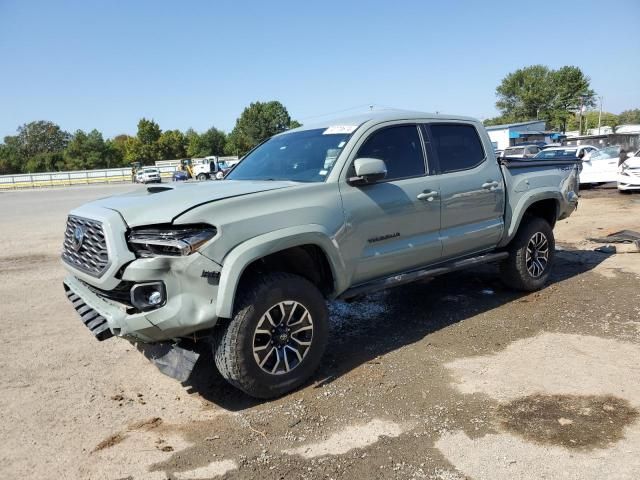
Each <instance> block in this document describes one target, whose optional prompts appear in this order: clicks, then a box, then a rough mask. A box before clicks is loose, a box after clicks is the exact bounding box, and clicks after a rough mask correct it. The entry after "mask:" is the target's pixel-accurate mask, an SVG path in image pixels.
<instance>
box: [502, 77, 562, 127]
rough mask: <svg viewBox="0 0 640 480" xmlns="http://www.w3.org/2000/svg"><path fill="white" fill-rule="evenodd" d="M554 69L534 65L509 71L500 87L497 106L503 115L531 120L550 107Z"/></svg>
mask: <svg viewBox="0 0 640 480" xmlns="http://www.w3.org/2000/svg"><path fill="white" fill-rule="evenodd" d="M552 83H553V82H552V71H551V70H549V68H548V67H545V66H544V65H532V66H530V67H526V68H521V69H518V70H516V71H515V72H512V73H509V74H508V75H507V76H506V77H505V78H504V79H502V82H501V83H500V85H498V87H497V88H496V94H497V96H498V100H497V101H496V107H497V108H498V110H500V112H501V113H502V115H508V116H511V117H513V118H515V119H518V120H517V121H519V120H520V119H522V120H529V119H532V118H536V117H538V116H539V114H540V111H541V110H542V111H543V112H544V111H545V110H547V109H548V107H549V105H550V104H551V101H552V99H553V91H552V90H551V87H552Z"/></svg>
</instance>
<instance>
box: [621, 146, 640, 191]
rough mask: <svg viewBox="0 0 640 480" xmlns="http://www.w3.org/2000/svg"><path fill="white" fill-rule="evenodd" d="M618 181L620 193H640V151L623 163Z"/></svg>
mask: <svg viewBox="0 0 640 480" xmlns="http://www.w3.org/2000/svg"><path fill="white" fill-rule="evenodd" d="M617 180H618V190H619V191H620V192H624V193H626V192H630V191H633V190H635V191H640V150H638V151H637V152H636V153H634V154H632V155H631V156H630V157H628V158H627V159H626V160H625V161H623V162H622V164H621V165H620V167H619V170H618V178H617Z"/></svg>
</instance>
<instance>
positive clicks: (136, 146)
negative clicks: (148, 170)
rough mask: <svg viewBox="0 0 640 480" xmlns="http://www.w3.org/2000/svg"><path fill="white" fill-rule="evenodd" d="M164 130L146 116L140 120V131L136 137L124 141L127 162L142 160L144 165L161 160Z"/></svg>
mask: <svg viewBox="0 0 640 480" xmlns="http://www.w3.org/2000/svg"><path fill="white" fill-rule="evenodd" d="M160 135H162V130H160V127H159V126H158V124H157V123H156V122H154V121H153V120H147V119H146V118H142V119H140V121H139V122H138V133H137V134H136V136H135V137H129V138H128V139H127V140H126V141H125V143H124V150H125V154H124V158H125V160H126V162H127V163H131V162H141V163H142V164H143V165H152V164H153V163H154V162H155V161H156V160H160V159H161V158H160V148H159V144H158V140H160Z"/></svg>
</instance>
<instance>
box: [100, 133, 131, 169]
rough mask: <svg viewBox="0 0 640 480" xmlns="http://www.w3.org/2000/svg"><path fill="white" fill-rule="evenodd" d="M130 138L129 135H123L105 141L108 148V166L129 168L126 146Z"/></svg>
mask: <svg viewBox="0 0 640 480" xmlns="http://www.w3.org/2000/svg"><path fill="white" fill-rule="evenodd" d="M129 138H131V137H130V136H129V135H125V134H121V135H116V136H115V137H113V138H110V139H108V140H106V141H105V146H106V147H107V159H108V160H107V164H108V165H109V166H110V167H111V168H115V167H127V166H129V164H128V163H127V161H126V160H125V154H126V150H125V144H126V143H127V139H129Z"/></svg>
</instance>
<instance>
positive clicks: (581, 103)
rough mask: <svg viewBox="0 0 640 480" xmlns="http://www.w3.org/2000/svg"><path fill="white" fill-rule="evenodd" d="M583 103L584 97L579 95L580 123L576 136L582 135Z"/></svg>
mask: <svg viewBox="0 0 640 480" xmlns="http://www.w3.org/2000/svg"><path fill="white" fill-rule="evenodd" d="M583 103H584V97H583V96H582V95H580V123H579V126H578V135H582V108H583Z"/></svg>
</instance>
